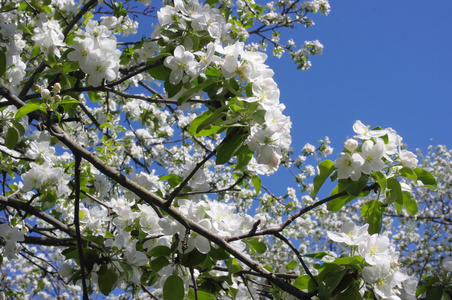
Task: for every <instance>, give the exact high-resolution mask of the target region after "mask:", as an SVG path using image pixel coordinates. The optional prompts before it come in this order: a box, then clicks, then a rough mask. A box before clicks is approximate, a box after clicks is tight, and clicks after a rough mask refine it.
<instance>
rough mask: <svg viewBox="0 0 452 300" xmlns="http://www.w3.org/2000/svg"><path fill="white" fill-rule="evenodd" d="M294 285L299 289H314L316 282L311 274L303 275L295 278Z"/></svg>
mask: <svg viewBox="0 0 452 300" xmlns="http://www.w3.org/2000/svg"><path fill="white" fill-rule="evenodd" d="M293 286H294V287H296V288H297V289H299V290H308V291H313V290H314V289H315V283H314V281H313V280H312V278H311V277H310V276H309V275H303V276H300V277H298V278H297V279H295V281H294V283H293Z"/></svg>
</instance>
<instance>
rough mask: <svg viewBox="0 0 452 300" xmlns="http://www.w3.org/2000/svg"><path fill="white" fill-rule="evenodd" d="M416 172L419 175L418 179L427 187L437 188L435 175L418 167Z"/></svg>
mask: <svg viewBox="0 0 452 300" xmlns="http://www.w3.org/2000/svg"><path fill="white" fill-rule="evenodd" d="M414 172H415V173H416V175H417V180H419V181H421V182H422V183H423V184H424V186H425V187H428V188H430V189H436V180H435V177H433V175H432V174H431V173H430V172H427V171H426V170H424V169H421V168H416V169H414Z"/></svg>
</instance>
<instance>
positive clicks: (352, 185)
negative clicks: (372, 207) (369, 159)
mask: <svg viewBox="0 0 452 300" xmlns="http://www.w3.org/2000/svg"><path fill="white" fill-rule="evenodd" d="M368 178H369V177H368V176H367V175H365V174H362V175H361V177H360V178H359V179H358V180H357V181H353V180H351V179H346V180H347V181H348V182H347V183H346V184H344V186H345V190H346V191H347V194H349V195H350V196H355V197H358V196H359V195H360V194H361V192H362V191H363V189H364V188H365V187H366V185H367V180H368ZM342 180H344V179H340V180H339V181H342Z"/></svg>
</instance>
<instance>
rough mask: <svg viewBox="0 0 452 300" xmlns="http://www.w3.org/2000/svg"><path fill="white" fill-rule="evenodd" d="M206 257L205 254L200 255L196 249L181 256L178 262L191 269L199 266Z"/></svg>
mask: <svg viewBox="0 0 452 300" xmlns="http://www.w3.org/2000/svg"><path fill="white" fill-rule="evenodd" d="M206 257H207V254H202V253H201V252H199V251H198V250H197V249H193V250H192V251H190V252H189V253H185V254H182V255H181V257H180V258H181V259H180V262H181V264H182V265H184V266H186V267H193V266H196V265H199V264H201V263H202V262H203V261H204V260H205V259H206Z"/></svg>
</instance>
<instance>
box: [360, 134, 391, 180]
mask: <svg viewBox="0 0 452 300" xmlns="http://www.w3.org/2000/svg"><path fill="white" fill-rule="evenodd" d="M384 154H385V147H384V144H383V142H382V141H381V140H377V143H376V144H374V143H373V142H372V141H365V142H364V143H363V146H362V149H361V156H362V158H363V159H364V163H363V165H362V166H361V171H362V172H363V173H365V174H370V173H372V172H373V171H381V169H383V167H384V166H385V163H384V161H383V159H382V158H383V155H384Z"/></svg>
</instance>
